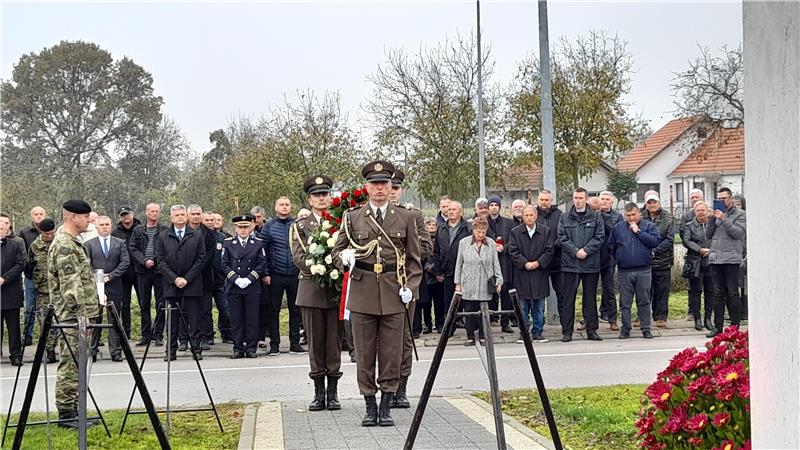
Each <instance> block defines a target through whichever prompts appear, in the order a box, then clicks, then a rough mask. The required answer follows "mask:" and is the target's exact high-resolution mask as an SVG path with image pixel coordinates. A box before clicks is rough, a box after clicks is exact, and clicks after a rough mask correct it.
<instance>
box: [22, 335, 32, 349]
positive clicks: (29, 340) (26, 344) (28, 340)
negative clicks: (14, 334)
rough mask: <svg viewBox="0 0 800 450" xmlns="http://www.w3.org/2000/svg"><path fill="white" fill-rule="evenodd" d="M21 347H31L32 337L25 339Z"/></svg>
mask: <svg viewBox="0 0 800 450" xmlns="http://www.w3.org/2000/svg"><path fill="white" fill-rule="evenodd" d="M22 345H24V346H25V347H27V346H29V345H33V338H32V337H26V338H25V343H24V344H22Z"/></svg>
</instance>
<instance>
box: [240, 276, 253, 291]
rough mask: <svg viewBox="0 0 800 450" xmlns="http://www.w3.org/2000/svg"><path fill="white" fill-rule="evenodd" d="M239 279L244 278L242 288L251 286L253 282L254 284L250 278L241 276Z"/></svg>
mask: <svg viewBox="0 0 800 450" xmlns="http://www.w3.org/2000/svg"><path fill="white" fill-rule="evenodd" d="M239 279H240V280H242V284H241V286H242V289H247V286H250V285H251V284H253V281H252V280H250V278H239Z"/></svg>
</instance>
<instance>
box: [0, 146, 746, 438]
mask: <svg viewBox="0 0 800 450" xmlns="http://www.w3.org/2000/svg"><path fill="white" fill-rule="evenodd" d="M362 175H363V176H364V178H365V180H366V184H365V186H366V188H367V190H368V191H369V195H370V197H369V207H366V206H363V205H359V206H357V207H355V208H352V209H351V210H350V211H348V213H347V214H346V215H345V217H344V219H345V222H344V223H342V224H341V228H342V230H343V231H345V232H344V233H341V234H339V235H338V240H337V241H336V246H335V248H333V251H332V254H331V257H332V258H331V264H333V265H336V267H337V268H339V269H341V271H342V272H345V271H348V273H349V283H350V286H349V287H348V290H347V292H348V297H347V309H348V311H349V313H350V318H349V320H346V321H344V322H342V321H340V320H339V311H338V307H337V306H336V305H337V302H336V301H335V300H338V298H339V296H340V294H339V293H338V292H336V291H335V290H331V289H330V287H328V288H326V287H324V286H320V285H319V284H318V283H317V282H316V281H313V276H312V273H311V271H310V268H309V267H308V266H307V264H308V260H307V259H306V252H307V248H306V247H307V245H306V244H307V243H308V242H310V241H308V240H307V239H308V238H309V236H310V235H309V233H310V232H312V231H313V230H314V229H316V227H318V226H319V225H320V224H321V223H322V222H323V220H322V218H323V217H325V216H326V214H327V209H328V208H329V207H330V204H331V202H330V201H331V192H332V186H333V184H334V182H333V180H332V179H330V178H329V177H327V176H315V177H311V178H309V179H308V180H307V181H306V183H305V184H304V186H303V188H304V190H305V192H306V194H307V195H308V209H302V210H300V211H298V213H297V215H296V216H295V215H293V205H292V203H291V201H290V200H289V199H288V198H287V197H280V198H278V199H277V200H276V201H275V204H274V216H273V217H272V218H269V219H268V218H267V213H266V211H265V210H264V208H263V207H260V206H256V207H253V208H252V209H251V211H250V214H244V215H238V216H236V217H234V218H232V220H231V229H232V231H233V232H234V233H233V234H229V233H228V232H226V231H225V230H224V220H223V218H222V216H221V215H220V214H216V213H213V212H211V211H204V210H203V209H202V208H201V207H200V206H199V205H194V204H192V205H189V206H184V205H180V204H176V205H172V206H171V207H170V208H169V223H166V224H165V223H162V222H161V205H159V204H158V203H150V204H148V205H146V207H145V211H144V214H145V215H144V218H143V221H142V222H140V221H139V220H138V219H136V218H135V211H134V210H133V208H131V207H128V206H122V207H121V208H119V210H118V211H117V222H116V224H114V219H112V218H111V217H109V216H105V215H98V214H97V213H96V212H93V211H91V207H90V206H89V205H88V203H86V202H83V201H80V200H76V201H69V202H67V203H65V204H64V207H63V211H62V216H63V223H62V224H61V226H58V224H56V222H55V221H54V220H53V219H52V218H49V217H48V214H47V212H46V211H45V210H44V208H41V207H34V208H33V209H32V210H31V215H30V217H31V224H30V225H29V226H26V227H25V228H23V229H22V230H20V231H19V232H18V233H16V234H15V233H14V231H13V230H12V227H11V220H10V217H9V216H8V215H7V214H5V213H0V238H2V276H1V277H0V285H2V299H3V301H2V320H3V321H4V322H5V324H6V328H7V329H8V334H9V350H10V351H9V357H10V359H11V362H12V364H14V365H21V364H22V358H21V356H22V346H24V345H31V344H32V340H33V330H34V323H35V318H36V315H37V312H38V313H39V314H40V315H41V313H42V312H43V311H45V310H46V308H47V306H49V305H50V304H51V303H55V306H56V315H57V316H59V319H60V320H67V321H69V320H72V319H74V318H75V316H76V315H77V314H82V313H86V312H87V311H88V310H89V309H92V311H89V312H90V313H91V314H89V316H88V317H90V318H92V319H93V320H95V321H100V320H102V311H103V309H104V308H99V309H100V310H99V311H95V309H97V301H96V300H94V298H100V304H106V303H108V304H113V305H114V309H113V310H114V311H116V312H117V313H118V314H119V317H120V319H121V322H122V323H123V330H124V332H125V334H126V336H118V335H116V333H114V332H113V331H110V332H109V336H108V346H109V354H110V356H111V360H112V361H121V360H122V357H121V347H120V340H121V339H131V326H132V321H131V305H130V303H131V299H132V298H133V296H132V293H135V294H136V299H137V301H138V306H139V313H140V317H141V328H140V330H139V331H140V332H139V336H140V339H139V340H138V342H136V344H135V345H137V346H146V345H151V344H152V345H155V346H157V347H162V346H165V342H164V341H165V339H164V338H165V336H164V334H165V319H166V317H167V316H169V318H170V319H169V320H170V326H169V329H170V335H169V336H166V338H167V339H168V340H169V341H168V342H169V343H168V344H167V345H166V351H165V358H164V359H165V361H169V360H174V359H176V358H177V355H178V352H184V351H190V352H191V355H192V357H194V358H196V359H202V357H203V356H202V354H203V351H204V350H208V349H210V348H211V346H212V345H215V344H216V343H220V342H222V343H229V344H232V345H233V352H232V354H231V357H232V358H234V359H236V358H255V357H257V349H258V348H259V347H261V348H264V349H267V350H266V354H267V355H269V356H274V355H279V354H280V352H281V349H280V344H281V336H280V335H281V333H280V325H279V324H280V320H279V317H280V311H281V308H282V305H283V303H284V301H285V302H286V305H287V308H288V313H289V351H290V352H292V353H308V352H309V350H310V354H309V360H310V365H311V372H310V377H311V378H312V379H313V380H314V384H315V397H314V401H313V402H312V404H311V405H310V406H309V409H310V410H321V409H338V408H339V407H340V405H339V402H338V397H337V380H338V379H339V377H341V375H342V372H341V370H340V355H339V354H340V353H341V351H342V350H345V351H349V352H350V356H351V360H352V361H354V362H356V363H357V364H358V384H359V390H360V391H361V393H362V394H363V395H364V396H365V399H366V403H367V415H366V417H365V419H364V421H363V422H362V424H363V425H364V426H372V425H390V424H393V421H392V419H391V416H390V414H389V409H390V408H393V407H399V408H404V407H408V400H407V398H406V395H405V390H406V385H407V383H408V378H409V376H410V373H411V349H412V341H413V338H417V337H419V336H420V335H422V334H430V333H433V332H434V331H436V332H439V333H441V332H442V331H443V325H444V319H445V316H446V312H447V310H448V308H449V306H450V302H451V301H452V299H453V297H454V295H455V294H456V293H458V294H459V295H460V296H461V298H462V299H463V300H464V301H462V302H461V306H462V307H463V309H464V310H465V311H478V310H479V308H480V304H481V302H488V303H489V306H490V308H491V309H492V310H494V311H497V310H498V309H502V310H510V309H512V306H513V305H512V303H511V302H512V301H513V299H512V297H511V295H510V291H511V290H512V289H513V290H515V291H516V294H517V295H516V296H515V298H516V299H517V301H518V302H519V307H520V310H521V311H522V313H523V314H522V317H521V322H522V323H517V321H516V320H515V317H514V316H512V315H505V314H503V315H499V317H493V318H492V322H493V325H498V326H500V327H501V330H502V332H504V333H517V331H515V330H514V329H513V328H514V327H520V326H521V327H524V328H525V329H527V330H528V332H529V334H530V336H532V337H533V340H534V341H536V342H547V338H545V337H544V314H545V299H546V298H547V297H549V296H550V294H551V291H552V292H553V293H554V294H555V297H556V299H557V305H558V315H559V319H560V325H561V340H562V341H563V342H570V341H571V340H572V337H573V334H574V331H575V330H576V329H577V330H578V331H585V335H586V338H587V339H588V340H594V341H599V340H602V338H601V336H600V335H599V334H598V330H599V328H600V322H601V321H602V322H606V323H608V327H609V329H610V330H611V331H618V332H619V338H620V339H627V338H629V337H630V336H631V331H632V330H633V329H634V328H639V329H640V331H641V333H642V336H643V337H644V338H652V337H653V333H652V329H651V327H652V326H655V327H666V325H667V319H668V313H669V294H670V290H671V289H670V288H671V279H672V277H671V271H672V266H673V264H674V239H675V236H676V234H679V235H680V238H681V242H682V243H683V245H684V246H685V247H686V249H687V252H686V257H685V263H684V269H683V276H684V277H686V278H687V279H688V281H689V304H688V305H687V308H688V313H689V314H690V316H691V318H692V319H693V320H694V325H695V328H697V330H702V329H703V328H707V329H708V336H709V337H713V336H714V335H716V334H718V333H720V332H721V331H722V328H723V325H724V320H725V312H726V309H727V311H728V314H729V317H730V321H731V323H732V324H733V325H738V324H739V323H740V321H741V320H742V319H746V314H747V312H746V311H747V308H746V295H745V294H744V293H745V292H746V291H745V287H744V286H743V283H742V281H743V280H744V279H745V278H746V277H745V276H743V274H744V272H745V270H746V264H745V262H746V245H745V238H746V232H745V229H746V225H745V212H744V199H743V198H741V197H740V196H739V197H738V198H737V197H735V196H733V195H732V192H731V191H730V189H728V188H724V187H723V188H721V189H719V191H718V193H717V199H716V200H715V201H714V202H713V204H708V203H706V202H705V201H704V199H703V194H702V191H699V190H694V191H692V193H691V195H690V199H691V202H692V209H691V211H689V212H687V214H685V215H684V216H683V217H682V218H681V219H680V220H674V219H673V217H672V216H671V215H670V214H669V212H667V211H666V210H665V209H663V208H662V206H661V201H660V198H659V195H658V193H657V192H655V191H648V192H647V193H646V194H645V202H644V206H643V207H641V208H640V207H639V206H638V205H637V204H636V203H628V204H626V205H625V207H624V209H623V213H620V212H618V211H616V210H615V209H614V206H615V204H616V203H615V202H616V200H615V198H614V196H613V194H611V193H610V192H602V193H600V195H598V196H594V197H590V196H589V194H588V192H587V191H586V190H585V189H583V188H577V189H576V190H575V191H574V192H573V194H572V205H570V206H569V207H568V208H567V209H566V210H565V211H562V210H561V209H560V208H558V206H557V205H554V204H553V198H552V193H551V192H550V191H548V190H546V189H542V190H540V191H539V193H538V198H537V204H535V205H530V204H526V203H525V202H524V201H522V200H515V201H514V202H513V203H512V204H511V208H510V216H508V217H507V216H504V215H503V214H502V199H501V198H500V197H499V196H496V195H493V196H491V197H489V198H479V199H478V200H477V201H476V202H475V215H474V217H472V218H470V219H467V218H465V217H464V208H463V206H462V204H461V203H460V202H458V201H455V200H451V199H450V198H448V197H442V198H441V199H440V201H439V212H438V214H437V215H436V217H429V218H424V217H423V215H422V213H421V212H420V211H419V210H417V209H414V208H412V207H410V206H409V205H405V206H403V205H400V203H399V200H400V198H401V195H402V189H403V181H404V178H405V175H404V174H403V172H402V171H401V170H399V169H396V168H394V167H393V166H392V165H391V163H389V162H386V161H376V162H373V163H370V164H368V165H367V166H365V167H364V169H363V171H362ZM390 275H391V276H390ZM744 275H746V274H744ZM95 276H97V277H100V279H102V283H103V286H104V288H103V289H102V290H101V292H99V293H98V292H97V291H96V290H93V289H90V288H85V287H82V286H83V285H84V284H85V285H91V286H94V281H95ZM579 287H580V288H581V289H580V292H581V293H582V294H581V295H582V318H583V320H582V321H580V323H579V324H577V326H576V323H575V321H576V311H575V309H576V297H577V295H578V292H579ZM598 288H600V290H601V295H600V301H599V303H598ZM90 291H91V292H90ZM54 297H56V298H57V299H60V300H56V301H53V298H54ZM68 298H72V299H73V300H74V299H79V301H78V305H79V307H76V306H74V305H73V306H70V307H65V306H64V301H65V299H68ZM634 298H635V301H636V309H637V313H638V318H637V319H636V320H632V319H633V318H632V317H631V316H632V307H633V303H634ZM701 298H702V300H703V302H702V303H703V306H702V307H701ZM23 304H24V307H25V308H24V310H25V314H24V318H22V320H21V317H20V310H21V309H22V307H23ZM87 305H90V306H91V308H89V306H87ZM214 307H216V308H217V313H218V314H217V324H216V325H217V326H216V328H217V331H218V333H219V338H220V339H219V340H217V339H216V338H215V331H214V322H213V313H212V310H213V308H214ZM167 310H170V312H171V313H170V314H166V311H167ZM109 311H111V309H109ZM618 316H619V317H618ZM618 319H619V321H618ZM20 323H22V328H20ZM458 326H459V327H462V328H466V333H467V341H466V343H467V345H475V344H476V342H475V340H476V339H477V340H480V341H481V342H482V341H483V339H484V336H483V335H482V331H481V330H479V328H480V327H479V326H478V324H477V319H472V317H471V318H470V319H468V320H466V322H465V323H459V324H458ZM452 332H453V333H455V332H456V330H455V327H454V328H453V329H452ZM520 334H521V333H520ZM58 338H59V336H58V335H57V334H56V333H51V335H49V336H48V337H47V344H46V352H47V362H48V363H53V362H56V361H57V360H58V359H57V357H56V352H55V347H56V341H57V340H58ZM73 338H74V336H70V335H64V334H62V338H61V342H62V347H61V352H60V353H61V364H60V365H59V378H60V379H61V377H65V378H64V379H71V378H70V377H71V376H72V375H74V374H73V373H72V372H71V370H73V369H71V368H70V367H69V366H70V365H71V366H72V367H73V368H74V364H71V361H67V360H68V359H69V358H64V355H65V354H67V353H66V352H65V350H64V347H63V344H64V340H65V339H66V340H67V341H70V340H72V339H73ZM521 339H522V336H521V335H520V340H519V341H518V342H522V341H521ZM103 345H105V344H104V343H103V342H102V337H101V332H100V329H99V328H98V329H96V330H95V332H94V335H93V336H92V339H91V347H92V348H91V350H92V353H91V354H92V356H93V357H94V358H96V357H97V355H98V353H99V348H100V347H101V346H103ZM304 345H308V346H309V347H310V348H309V350H306V348H305V347H304ZM376 360H377V361H378V363H379V364H378V366H377V369H378V373H377V382H376V364H375V362H376ZM326 382H327V383H326ZM326 384H327V386H326ZM378 391H380V392H382V393H383V397H382V398H381V403H380V407H379V406H378V404H377V402H376V399H375V394H376V393H377V392H378ZM58 395H59V392H57V397H58ZM61 397H62V398H61V403H60V405H61V406H59V411H60V412H61V411H62V409H63V410H64V414H63V415H64V417H67V418H69V417H74V416H71V415H72V414H73V413H74V411H73V410H72V409H71V405H72V404H73V397H74V395H73V393H72V392H70V391H65V392H61ZM57 403H59V399H58V398H57Z"/></svg>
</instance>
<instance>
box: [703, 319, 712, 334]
mask: <svg viewBox="0 0 800 450" xmlns="http://www.w3.org/2000/svg"><path fill="white" fill-rule="evenodd" d="M703 325H705V326H706V330H708V331H711V330H713V329H714V322H712V321H711V318H709V317H706V319H705V320H704V321H703Z"/></svg>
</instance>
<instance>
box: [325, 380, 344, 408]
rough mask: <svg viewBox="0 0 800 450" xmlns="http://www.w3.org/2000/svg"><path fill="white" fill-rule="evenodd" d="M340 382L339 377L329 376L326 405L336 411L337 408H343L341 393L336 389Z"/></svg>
mask: <svg viewBox="0 0 800 450" xmlns="http://www.w3.org/2000/svg"><path fill="white" fill-rule="evenodd" d="M338 384H339V379H338V378H333V377H328V391H327V398H328V402H327V404H326V405H325V407H326V408H328V409H329V410H332V411H335V410H337V409H342V404H341V403H339V393H338V392H337V391H336V386H337V385H338Z"/></svg>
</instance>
